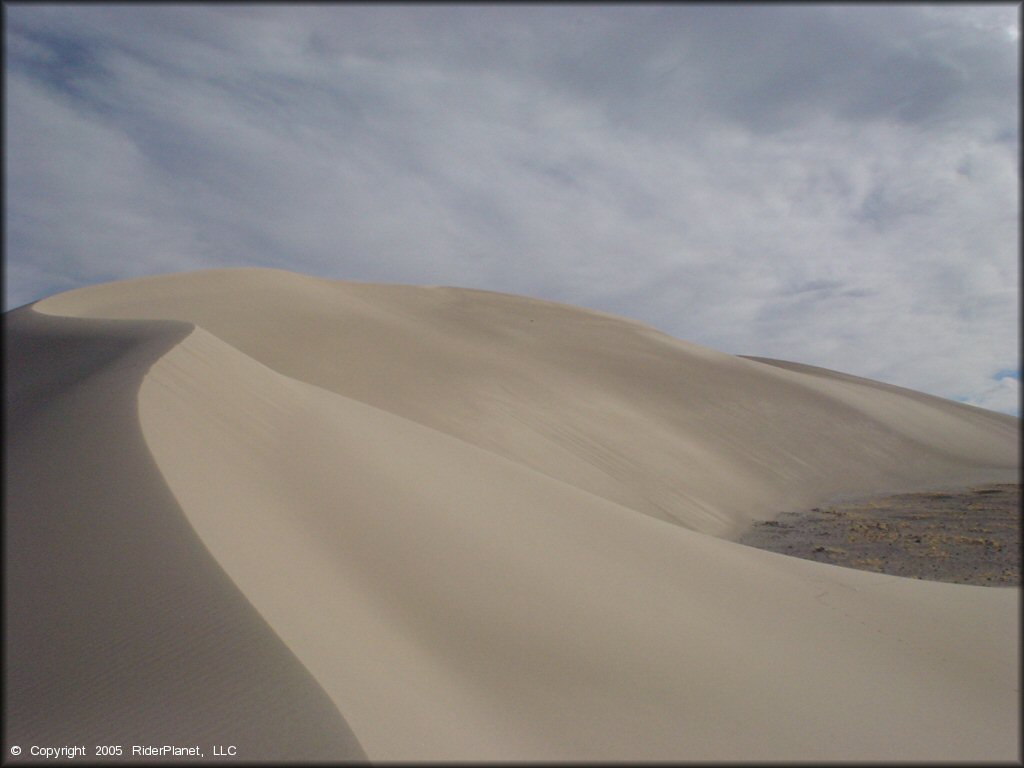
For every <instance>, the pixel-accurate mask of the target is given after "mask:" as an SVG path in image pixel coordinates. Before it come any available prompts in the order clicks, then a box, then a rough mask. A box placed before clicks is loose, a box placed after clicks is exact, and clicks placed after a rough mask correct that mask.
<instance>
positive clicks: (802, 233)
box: [5, 5, 1019, 412]
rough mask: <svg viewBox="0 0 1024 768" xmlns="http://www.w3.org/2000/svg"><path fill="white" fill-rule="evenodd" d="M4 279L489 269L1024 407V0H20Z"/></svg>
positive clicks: (794, 354) (13, 298)
mask: <svg viewBox="0 0 1024 768" xmlns="http://www.w3.org/2000/svg"><path fill="white" fill-rule="evenodd" d="M5 14H6V16H5V20H6V27H5V29H6V44H7V51H8V60H7V70H6V81H7V82H6V85H7V89H6V108H7V142H8V143H7V147H6V153H7V158H6V159H7V183H8V188H7V189H8V211H7V227H6V231H7V254H8V255H7V263H6V265H5V266H6V275H7V283H6V295H5V302H6V306H8V307H12V306H17V305H19V304H22V303H25V302H28V301H31V300H34V299H37V298H40V297H41V296H43V295H48V294H50V293H53V292H56V291H59V290H65V289H68V288H72V287H75V286H78V285H84V284H89V283H93V282H97V281H102V280H112V279H119V278H123V277H131V276H137V275H142V274H152V273H158V272H167V271H174V270H178V269H196V268H201V267H213V266H225V265H245V264H251V265H268V266H279V267H283V268H287V269H294V270H297V271H300V272H307V273H311V274H318V275H322V276H325V277H335V278H341V279H355V280H379V281H385V282H406V283H430V284H450V285H463V286H469V287H479V288H486V289H491V290H500V291H508V292H512V293H523V294H528V295H532V296H538V297H542V298H548V299H553V300H558V301H566V302H570V303H574V304H581V305H584V306H590V307H594V308H597V309H602V310H606V311H611V312H617V313H619V314H623V315H626V316H629V317H634V318H637V319H640V320H642V321H644V322H648V323H651V324H653V325H655V326H656V327H658V328H660V329H662V330H664V331H666V332H668V333H671V334H673V335H675V336H678V337H680V338H685V339H689V340H692V341H696V342H699V343H704V344H707V345H709V346H713V347H716V348H719V349H722V350H724V351H728V352H735V353H741V354H756V355H765V356H772V357H779V358H784V359H790V360H797V361H801V362H807V363H811V364H815V365H822V366H825V367H831V368H836V369H839V370H844V371H847V372H850V373H855V374H858V375H863V376H869V377H874V378H880V379H883V380H886V381H891V382H893V383H897V384H901V385H904V386H910V387H914V388H917V389H922V390H924V391H928V392H933V393H935V394H939V395H941V396H944V397H953V398H958V399H962V400H965V401H969V402H974V403H976V404H980V405H987V406H989V407H994V408H998V409H1001V410H1009V411H1013V412H1016V410H1017V404H1016V399H1015V398H1013V397H1011V396H1010V395H1011V394H1013V393H1015V392H1016V391H1017V389H1016V387H1017V384H1018V381H1017V379H1013V378H1007V377H1002V378H1000V377H998V376H997V373H998V372H999V371H1001V370H1004V369H1011V370H1019V360H1018V358H1017V350H1018V344H1017V326H1018V318H1017V302H1018V292H1019V291H1018V286H1019V280H1018V263H1017V236H1018V214H1019V200H1018V197H1017V194H1018V193H1017V190H1018V183H1019V174H1018V168H1019V153H1018V137H1019V116H1018V110H1017V95H1016V94H1017V90H1018V86H1019V76H1018V73H1017V55H1018V45H1019V40H1018V38H1019V36H1018V38H1015V37H1013V36H1012V35H1011V34H1010V33H1009V32H1008V30H1009V29H1010V28H1011V27H1012V26H1013V25H1015V24H1016V16H1017V12H1016V9H1015V8H1013V7H1011V6H936V7H926V6H892V7H888V6H847V5H837V6H830V5H829V6H732V5H714V6H688V5H681V6H648V5H637V6H593V7H588V6H543V5H541V6H532V5H531V6H515V7H513V6H473V5H470V6H433V5H427V6H395V5H382V6H372V5H371V6H367V5H351V6H349V5H341V6H331V5H327V6H319V5H317V6H302V7H288V8H283V7H275V6H263V5H252V6H174V5H170V6H162V5H154V6H145V5H139V6H131V5H129V6H121V5H119V6H87V5H81V6H74V5H72V6H29V5H25V6H18V5H15V6H8V7H7V8H6V9H5Z"/></svg>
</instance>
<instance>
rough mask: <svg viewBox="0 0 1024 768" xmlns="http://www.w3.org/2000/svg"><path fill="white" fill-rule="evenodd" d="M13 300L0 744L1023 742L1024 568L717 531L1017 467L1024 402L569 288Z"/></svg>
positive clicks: (853, 746)
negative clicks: (738, 346)
mask: <svg viewBox="0 0 1024 768" xmlns="http://www.w3.org/2000/svg"><path fill="white" fill-rule="evenodd" d="M4 323H5V350H6V352H5V354H6V361H5V362H6V369H7V386H6V387H5V416H6V419H7V424H8V430H7V436H6V446H5V447H6V453H7V457H8V458H7V465H6V469H5V486H6V489H7V490H6V494H7V495H6V498H5V509H6V521H7V537H6V538H7V547H8V549H7V553H8V558H7V574H6V578H7V584H8V587H7V606H8V607H7V628H8V629H7V649H8V656H7V665H6V672H5V674H6V676H7V697H8V702H7V707H6V714H7V726H6V743H5V747H7V748H9V745H10V744H22V745H26V744H30V743H38V744H54V745H56V744H64V743H79V742H81V743H96V744H99V743H104V740H109V739H120V740H121V741H122V742H123V743H125V744H129V743H135V744H161V743H170V744H182V745H191V744H200V745H210V747H211V748H212V745H216V744H234V745H236V746H237V751H238V757H240V758H242V759H245V760H262V759H266V760H275V761H281V760H288V759H294V760H296V761H301V760H317V759H336V760H352V759H367V758H368V759H369V760H370V761H389V760H533V759H541V760H573V759H582V760H658V759H661V760H677V761H681V760H700V761H708V760H756V761H762V760H928V761H930V760H982V759H987V760H1018V759H1019V757H1020V743H1019V717H1020V707H1019V646H1018V642H1019V620H1018V601H1019V596H1020V595H1019V588H1008V587H1002V588H990V587H975V586H965V585H957V584H944V583H938V582H929V581H919V580H914V579H906V578H899V577H892V576H884V575H881V574H876V573H869V572H865V571H855V570H851V569H848V568H840V567H836V566H832V565H827V564H823V563H817V562H811V561H809V560H800V559H796V558H792V557H788V556H784V555H780V554H775V553H771V552H766V551H762V550H757V549H752V548H750V547H745V546H742V545H740V544H737V543H735V542H733V541H732V540H731V539H734V538H735V537H737V536H738V535H739V534H740V533H741V532H742V531H743V530H744V529H746V528H747V527H748V526H749V525H750V523H751V522H752V521H754V520H759V519H765V518H768V517H771V516H774V515H775V514H778V513H779V512H780V511H783V510H794V509H801V508H806V507H809V506H811V505H814V504H820V503H824V502H826V501H828V500H830V499H833V498H836V497H841V496H852V495H866V494H872V493H883V492H896V491H904V490H906V491H910V490H924V489H934V488H944V487H955V486H962V485H966V484H969V483H979V482H1018V481H1019V468H1020V455H1019V440H1020V421H1019V419H1017V418H1014V417H1010V416H1006V415H1002V414H997V413H993V412H990V411H985V410H982V409H978V408H974V407H971V406H967V405H962V404H959V403H954V402H951V401H947V400H943V399H940V398H936V397H931V396H928V395H924V394H921V393H918V392H914V391H911V390H906V389H901V388H898V387H893V386H890V385H885V384H881V383H878V382H873V381H869V380H866V379H860V378H857V377H853V376H849V375H846V374H842V373H837V372H833V371H828V370H824V369H820V368H813V367H811V366H804V365H799V364H795V363H787V362H783V361H774V360H764V359H761V358H742V357H736V356H732V355H727V354H724V353H721V352H717V351H714V350H711V349H707V348H705V347H701V346H698V345H695V344H690V343H687V342H683V341H679V340H676V339H673V338H670V337H668V336H666V335H664V334H661V333H659V332H657V331H655V330H653V329H651V328H649V327H646V326H644V325H641V324H639V323H636V322H633V321H629V320H626V319H623V318H619V317H614V316H611V315H607V314H602V313H598V312H593V311H589V310H584V309H580V308H576V307H571V306H566V305H560V304H554V303H550V302H544V301H538V300H533V299H528V298H523V297H517V296H510V295H506V294H499V293H491V292H486V291H477V290H467V289H459V288H440V287H414V286H400V285H376V284H362V283H350V282H342V281H331V280H322V279H315V278H311V277H305V276H300V275H296V274H292V273H289V272H283V271H279V270H269V269H228V270H212V271H203V272H196V273H187V274H178V275H167V276H160V277H152V278H144V279H139V280H130V281H124V282H118V283H110V284H105V285H98V286H93V287H89V288H83V289H79V290H75V291H70V292H68V293H64V294H60V295H57V296H54V297H51V298H48V299H45V300H43V301H40V302H37V303H35V304H33V305H30V306H28V307H24V308H21V309H18V310H15V311H13V312H8V313H6V314H5V315H4ZM133 740H134V741H133ZM8 754H9V753H8ZM206 756H207V757H210V754H209V753H207V754H206Z"/></svg>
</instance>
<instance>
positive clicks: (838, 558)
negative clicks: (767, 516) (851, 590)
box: [737, 484, 1021, 586]
mask: <svg viewBox="0 0 1024 768" xmlns="http://www.w3.org/2000/svg"><path fill="white" fill-rule="evenodd" d="M1020 529H1021V507H1020V485H1017V484H999V485H979V486H973V487H970V488H965V489H962V490H955V491H943V492H930V493H902V494H896V495H892V496H884V497H878V498H873V499H866V500H859V501H854V502H846V503H842V504H836V505H832V506H828V507H821V508H815V509H812V510H810V511H808V512H785V513H783V514H781V515H779V517H778V518H776V519H775V520H769V521H766V522H760V523H755V524H754V525H753V526H752V527H751V528H750V529H749V530H747V531H746V532H745V533H744V534H743V535H742V536H740V538H738V539H737V541H738V542H739V543H740V544H747V545H749V546H752V547H758V548H759V549H767V550H770V551H772V552H781V553H782V554H786V555H793V556H795V557H803V558H806V559H808V560H817V561H819V562H823V563H832V564H833V565H842V566H845V567H847V568H859V569H861V570H866V571H877V572H879V573H887V574H891V575H894V576H910V577H913V578H917V579H928V580H931V581H946V582H952V583H954V584H978V585H982V586H1019V585H1020V560H1021V551H1020Z"/></svg>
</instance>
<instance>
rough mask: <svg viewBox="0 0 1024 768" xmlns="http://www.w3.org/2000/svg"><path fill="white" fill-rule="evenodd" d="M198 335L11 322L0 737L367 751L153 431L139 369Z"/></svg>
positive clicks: (30, 317) (275, 755) (174, 326)
mask: <svg viewBox="0 0 1024 768" xmlns="http://www.w3.org/2000/svg"><path fill="white" fill-rule="evenodd" d="M189 331H190V327H189V326H187V325H186V324H184V323H173V322H152V321H149V322H125V321H102V320H75V319H65V318H53V317H47V316H45V315H39V314H37V313H35V312H33V311H32V310H31V309H22V310H16V311H14V312H10V313H7V314H6V315H5V316H4V350H5V367H6V373H7V376H8V378H7V382H6V384H7V386H6V388H5V415H6V417H7V418H6V419H5V423H6V427H7V429H6V439H5V459H6V462H5V473H4V481H5V482H4V502H5V503H4V511H5V521H4V523H5V525H4V545H5V555H6V557H5V562H6V572H5V574H4V576H5V633H6V634H5V638H4V639H5V653H6V655H5V665H4V669H5V676H6V686H5V689H6V695H7V701H6V702H5V703H6V706H5V726H4V727H5V735H6V743H7V745H11V744H18V745H22V746H23V748H24V749H25V750H26V751H27V750H28V745H30V744H35V745H45V746H55V745H64V744H84V745H89V749H90V750H91V745H99V744H104V745H105V744H125V745H131V744H138V745H151V744H155V745H162V744H179V745H190V746H191V745H195V744H204V745H206V746H207V747H209V746H210V745H212V744H225V740H226V739H230V742H229V743H234V744H236V745H237V746H238V748H239V749H240V750H241V754H240V755H239V756H240V757H243V758H245V759H248V760H253V759H257V760H264V759H266V760H275V759H276V760H282V759H292V758H300V759H307V760H313V759H328V758H334V759H338V758H341V759H344V758H360V757H365V756H364V755H363V753H362V750H361V748H360V747H359V745H358V743H357V741H356V740H355V738H354V736H353V735H352V733H351V731H350V729H348V727H347V725H346V724H345V722H344V720H343V719H342V718H341V716H340V714H339V713H338V710H337V708H336V707H335V705H334V703H333V702H332V701H331V700H330V699H329V698H328V697H327V696H326V695H325V693H324V692H323V689H322V688H321V687H320V686H319V685H318V684H317V683H316V681H315V680H314V679H313V678H312V677H311V676H310V674H309V672H308V671H307V670H306V669H305V668H304V667H303V666H302V664H301V663H300V662H299V661H298V660H297V659H296V658H295V656H294V654H293V653H292V652H291V651H290V650H289V649H288V648H287V647H286V646H285V645H284V644H283V643H282V642H281V640H280V639H279V638H278V637H277V636H276V635H275V633H274V631H273V630H272V629H271V628H270V627H269V626H268V625H267V624H266V622H265V621H264V620H263V619H262V618H261V617H260V616H259V614H258V613H257V612H256V610H255V609H253V607H252V606H251V605H250V604H249V602H248V601H247V600H246V599H245V597H244V596H243V595H242V594H241V593H240V592H239V591H238V589H237V587H235V585H234V583H233V582H232V581H231V580H230V578H229V577H228V576H227V575H226V574H225V573H224V571H223V569H222V568H221V567H220V566H219V565H218V564H217V562H216V561H215V560H214V559H213V557H211V555H210V553H209V552H208V551H207V549H206V548H205V546H204V545H203V544H202V542H201V541H200V539H199V538H198V537H197V536H196V533H195V531H194V529H193V528H192V526H191V525H190V524H189V522H188V521H187V519H186V518H185V516H184V515H183V514H182V511H181V508H180V506H179V504H178V502H177V501H176V500H175V498H174V496H173V495H172V494H171V492H170V490H168V488H167V485H166V483H165V481H164V479H163V477H162V475H161V473H160V471H159V469H158V468H157V467H156V465H155V464H154V463H153V460H152V458H151V455H150V453H149V451H148V449H147V448H146V445H145V442H144V441H143V437H142V432H141V429H140V424H139V418H138V404H137V400H138V391H139V386H140V384H141V381H142V378H143V376H144V374H145V373H146V371H147V370H148V368H149V367H150V366H151V365H152V364H153V363H154V362H155V361H156V360H157V359H158V358H159V357H160V356H161V355H162V354H164V353H165V352H167V351H168V350H169V349H171V348H173V347H174V345H175V344H177V343H178V342H179V341H181V339H182V338H184V337H185V336H187V335H188V333H189ZM128 749H130V747H128ZM207 751H209V750H207ZM5 752H6V750H5ZM90 756H91V754H90Z"/></svg>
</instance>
